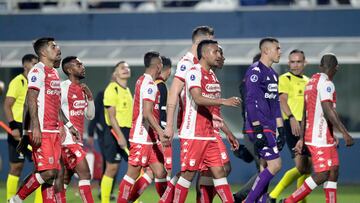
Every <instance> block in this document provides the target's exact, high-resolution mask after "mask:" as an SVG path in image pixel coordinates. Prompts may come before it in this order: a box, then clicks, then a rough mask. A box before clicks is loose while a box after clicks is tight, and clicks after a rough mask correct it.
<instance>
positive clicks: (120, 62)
mask: <svg viewBox="0 0 360 203" xmlns="http://www.w3.org/2000/svg"><path fill="white" fill-rule="evenodd" d="M123 63H126V61H119V62H118V63H117V64H115V66H114V68H113V72H114V71H115V70H116V68H117V67H118V66H119V65H120V64H123Z"/></svg>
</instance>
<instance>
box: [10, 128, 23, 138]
mask: <svg viewBox="0 0 360 203" xmlns="http://www.w3.org/2000/svg"><path fill="white" fill-rule="evenodd" d="M11 135H12V136H13V137H14V139H15V140H16V141H20V140H21V134H20V130H19V129H13V130H12V131H11Z"/></svg>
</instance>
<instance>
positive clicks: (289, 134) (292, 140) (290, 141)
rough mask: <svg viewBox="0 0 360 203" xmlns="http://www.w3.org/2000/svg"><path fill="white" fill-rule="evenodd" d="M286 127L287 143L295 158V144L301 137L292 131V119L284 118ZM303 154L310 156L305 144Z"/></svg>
mask: <svg viewBox="0 0 360 203" xmlns="http://www.w3.org/2000/svg"><path fill="white" fill-rule="evenodd" d="M284 129H285V136H286V144H287V146H288V148H289V150H290V154H291V158H295V151H294V148H295V145H296V143H297V142H298V141H299V139H300V137H296V136H295V135H293V134H292V132H291V126H290V120H288V119H287V120H284ZM301 155H304V156H310V153H309V150H308V149H307V147H306V146H305V145H304V147H303V151H302V152H301Z"/></svg>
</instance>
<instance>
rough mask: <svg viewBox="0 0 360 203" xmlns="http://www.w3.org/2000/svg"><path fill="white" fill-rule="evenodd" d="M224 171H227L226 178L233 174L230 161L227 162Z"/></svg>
mask: <svg viewBox="0 0 360 203" xmlns="http://www.w3.org/2000/svg"><path fill="white" fill-rule="evenodd" d="M224 169H225V176H228V175H229V174H230V172H231V164H230V161H229V162H227V163H226V164H225V165H224Z"/></svg>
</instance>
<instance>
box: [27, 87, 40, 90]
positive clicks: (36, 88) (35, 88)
mask: <svg viewBox="0 0 360 203" xmlns="http://www.w3.org/2000/svg"><path fill="white" fill-rule="evenodd" d="M28 88H29V89H34V90H37V91H40V88H38V87H35V86H29V87H28Z"/></svg>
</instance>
